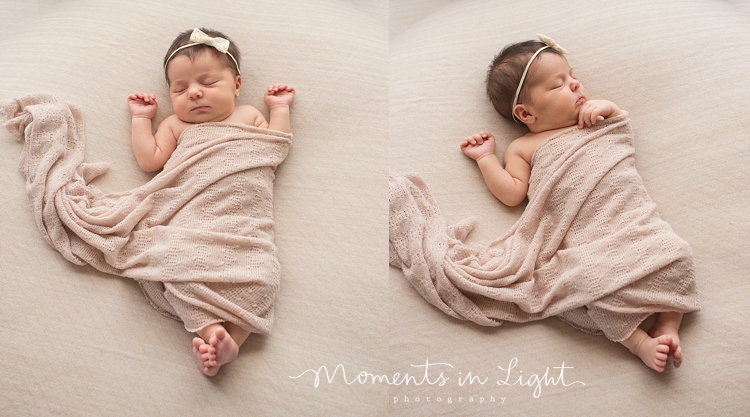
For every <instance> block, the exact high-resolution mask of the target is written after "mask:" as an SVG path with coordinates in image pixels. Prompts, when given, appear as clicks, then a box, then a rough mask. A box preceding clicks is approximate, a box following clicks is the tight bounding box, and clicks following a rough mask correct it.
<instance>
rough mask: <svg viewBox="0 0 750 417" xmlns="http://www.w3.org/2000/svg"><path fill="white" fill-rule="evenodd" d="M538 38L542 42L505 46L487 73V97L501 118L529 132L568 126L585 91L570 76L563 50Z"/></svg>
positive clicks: (576, 116)
mask: <svg viewBox="0 0 750 417" xmlns="http://www.w3.org/2000/svg"><path fill="white" fill-rule="evenodd" d="M540 39H542V40H543V41H544V42H540V41H526V42H520V43H515V44H511V45H508V46H506V47H505V48H504V49H503V50H502V52H500V54H498V55H497V56H496V57H495V59H494V60H493V62H492V65H491V66H490V68H489V71H488V72H487V95H488V97H489V99H490V101H491V102H492V105H493V107H495V110H497V112H498V113H500V115H502V116H503V117H505V118H507V119H510V120H514V121H516V122H518V123H523V124H525V125H526V126H527V127H529V129H530V130H532V131H541V130H548V129H553V128H557V127H564V126H571V125H573V124H575V123H577V121H578V111H579V109H580V106H581V105H582V104H583V103H584V102H585V100H586V99H587V96H586V91H585V89H584V88H583V86H582V85H581V83H580V82H578V80H577V79H576V78H575V77H574V76H573V72H572V69H571V68H570V66H569V65H568V61H567V60H566V59H565V57H564V56H563V54H564V53H565V50H564V49H562V48H560V47H559V46H557V45H556V44H554V41H552V40H551V39H549V38H546V37H543V36H541V35H540ZM581 97H583V99H581Z"/></svg>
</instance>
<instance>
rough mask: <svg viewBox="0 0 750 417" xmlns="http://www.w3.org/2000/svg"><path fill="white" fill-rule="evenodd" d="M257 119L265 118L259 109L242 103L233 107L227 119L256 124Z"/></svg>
mask: <svg viewBox="0 0 750 417" xmlns="http://www.w3.org/2000/svg"><path fill="white" fill-rule="evenodd" d="M258 119H262V120H265V118H264V117H263V114H262V113H261V112H260V110H258V109H257V108H255V107H253V106H251V105H249V104H243V105H239V106H236V107H235V108H234V112H233V113H232V115H231V116H230V118H229V119H228V120H227V121H228V122H234V123H242V124H247V125H253V126H257V125H258V123H257V121H258Z"/></svg>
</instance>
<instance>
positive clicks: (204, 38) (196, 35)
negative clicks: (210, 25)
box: [190, 28, 229, 54]
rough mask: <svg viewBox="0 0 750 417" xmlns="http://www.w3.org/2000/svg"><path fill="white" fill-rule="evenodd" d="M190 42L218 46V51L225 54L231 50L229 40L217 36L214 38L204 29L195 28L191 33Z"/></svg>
mask: <svg viewBox="0 0 750 417" xmlns="http://www.w3.org/2000/svg"><path fill="white" fill-rule="evenodd" d="M190 42H193V43H202V44H204V45H208V46H213V47H214V48H216V50H217V51H219V52H221V53H223V54H225V53H227V51H228V50H229V40H228V39H224V38H220V37H218V36H217V37H215V38H212V37H210V36H208V35H206V34H205V33H203V31H202V30H200V29H198V28H195V29H194V30H193V33H192V34H191V35H190Z"/></svg>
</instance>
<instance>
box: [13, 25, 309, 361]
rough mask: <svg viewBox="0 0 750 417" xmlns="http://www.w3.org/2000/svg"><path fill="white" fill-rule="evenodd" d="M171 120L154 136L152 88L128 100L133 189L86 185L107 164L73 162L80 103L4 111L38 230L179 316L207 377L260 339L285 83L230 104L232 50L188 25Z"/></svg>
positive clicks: (172, 60) (71, 255)
mask: <svg viewBox="0 0 750 417" xmlns="http://www.w3.org/2000/svg"><path fill="white" fill-rule="evenodd" d="M164 71H165V74H166V78H167V82H168V84H169V95H170V99H171V102H172V108H173V110H174V114H173V115H171V116H169V117H167V118H166V119H164V120H163V121H162V122H161V123H160V124H159V126H158V128H157V129H156V132H155V133H154V132H153V131H152V128H153V126H152V123H151V119H152V118H153V117H154V116H155V114H156V110H157V104H156V98H155V97H154V96H153V95H151V94H143V93H135V94H132V95H130V97H129V98H128V106H129V109H130V112H131V114H132V138H131V139H132V147H133V152H134V154H135V158H136V160H137V161H138V164H139V165H140V166H141V168H143V169H144V170H146V171H156V170H161V172H159V174H158V175H156V176H155V177H153V179H151V180H150V181H149V182H148V183H146V184H144V185H142V186H141V187H138V188H136V189H133V190H129V191H124V192H118V193H104V192H102V191H100V190H99V189H97V188H96V187H94V186H92V185H90V184H89V183H90V182H91V181H92V180H93V179H94V178H96V177H97V176H99V175H102V174H103V173H105V172H106V170H107V166H106V164H90V163H85V162H83V158H84V154H85V140H84V136H83V132H84V128H83V117H82V112H81V110H80V108H78V106H76V105H74V104H71V103H67V102H65V101H63V100H61V99H60V98H58V97H56V96H53V95H49V94H31V95H28V96H24V97H20V98H17V99H15V100H13V101H11V102H8V103H5V104H3V105H2V106H1V107H0V110H2V112H3V113H4V114H5V115H6V116H7V118H8V119H9V120H8V121H7V122H6V123H5V126H6V127H8V129H9V130H11V131H12V132H13V133H14V134H15V135H16V136H18V137H19V138H22V139H24V141H25V145H24V151H23V154H22V156H21V161H20V169H21V173H22V174H23V175H24V177H25V178H26V189H27V193H28V196H29V200H30V202H31V206H32V207H31V208H32V213H33V215H34V219H35V222H36V224H37V226H38V228H39V229H40V231H41V232H42V236H43V237H44V238H45V239H46V240H47V242H48V243H49V244H50V245H52V246H53V247H54V248H55V249H57V250H58V251H59V252H60V253H61V254H62V255H63V256H64V257H65V258H66V259H67V260H69V261H70V262H73V263H75V264H77V265H86V264H88V265H91V266H93V267H94V268H96V269H98V270H100V271H103V272H106V273H109V274H114V275H119V276H123V277H128V278H132V279H134V280H136V281H137V282H138V283H139V284H140V286H141V289H142V290H143V292H144V294H145V296H146V298H147V299H148V300H149V302H150V303H151V305H152V306H153V307H154V308H155V309H156V310H157V311H159V312H160V313H162V314H164V315H166V316H168V317H171V318H174V319H177V320H180V321H181V322H182V323H183V324H184V327H185V329H186V330H187V331H189V332H191V333H192V332H194V333H197V334H198V337H195V338H194V339H193V341H192V353H193V356H194V357H195V361H196V363H197V365H198V367H199V369H200V370H201V372H203V373H204V374H205V375H208V376H212V375H215V374H216V373H217V372H218V371H219V369H220V367H221V366H222V365H225V364H227V363H228V362H231V361H233V360H234V359H235V358H236V357H237V355H238V353H239V347H240V346H241V345H242V344H243V342H244V341H245V340H246V339H247V338H248V336H249V335H250V334H251V333H259V334H267V333H269V332H270V330H271V327H272V324H273V306H274V300H275V297H276V292H277V291H278V288H279V280H280V265H279V261H278V257H277V249H276V246H275V244H274V228H273V226H274V219H273V180H274V176H275V170H276V167H277V166H278V165H279V164H281V162H282V161H283V160H284V159H285V158H286V155H287V154H288V151H289V148H290V146H291V138H292V136H291V134H290V120H289V107H290V105H291V104H292V101H293V99H294V94H295V91H294V88H292V87H290V86H286V85H273V86H271V87H269V88H268V89H267V91H266V93H265V97H264V101H265V104H266V105H267V106H268V108H269V111H270V117H269V121H268V122H267V121H266V119H265V117H264V116H263V115H262V114H261V112H260V111H258V110H257V109H256V108H254V107H252V106H248V105H236V104H235V99H236V98H237V97H238V95H239V92H240V87H241V86H242V77H241V75H240V54H239V51H238V49H237V47H236V46H235V45H234V44H233V43H232V42H231V41H229V39H228V38H227V37H226V36H225V35H223V34H221V33H219V32H215V31H209V30H199V29H195V30H192V31H186V32H184V33H182V34H180V35H179V36H178V37H177V38H176V39H175V40H174V42H173V44H172V46H171V47H170V49H169V51H168V52H167V54H166V56H165V58H164Z"/></svg>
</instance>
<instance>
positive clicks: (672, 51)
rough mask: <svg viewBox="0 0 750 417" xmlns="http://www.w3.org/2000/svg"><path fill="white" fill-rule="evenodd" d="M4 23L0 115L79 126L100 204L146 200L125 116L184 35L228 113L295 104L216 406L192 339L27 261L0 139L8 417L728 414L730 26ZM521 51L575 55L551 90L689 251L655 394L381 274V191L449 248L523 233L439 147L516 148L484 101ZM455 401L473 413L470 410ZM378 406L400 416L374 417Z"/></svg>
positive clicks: (742, 209)
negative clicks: (205, 48)
mask: <svg viewBox="0 0 750 417" xmlns="http://www.w3.org/2000/svg"><path fill="white" fill-rule="evenodd" d="M0 23H1V24H0V57H2V58H0V100H6V99H10V98H12V97H18V96H21V95H24V94H28V93H31V92H35V91H47V92H53V93H55V94H57V95H59V96H61V97H63V98H65V100H67V101H70V102H74V103H77V104H79V105H80V106H81V108H82V111H83V113H84V116H85V117H86V120H90V121H92V123H90V124H88V125H87V126H86V138H87V148H86V161H89V162H99V161H101V162H108V163H110V170H109V172H108V173H107V174H106V175H104V176H102V177H100V178H97V180H96V181H94V184H95V185H97V186H98V187H100V188H101V189H105V190H108V191H121V190H129V189H133V188H136V187H138V186H140V185H142V184H144V183H145V182H147V181H148V180H149V179H150V178H152V176H151V175H148V174H144V173H143V172H141V171H140V169H139V168H138V166H137V164H136V162H135V159H134V158H133V156H132V151H131V150H130V143H129V139H128V138H129V132H130V114H129V112H128V110H127V105H126V101H125V99H126V97H127V95H128V94H130V93H132V92H133V91H138V90H144V91H151V92H154V93H155V94H157V95H158V98H159V100H160V105H161V110H160V112H159V114H158V116H157V117H158V118H163V117H166V116H167V115H168V114H169V113H170V109H169V100H168V97H167V96H166V92H167V90H166V86H165V85H164V77H163V74H162V71H161V64H160V63H161V60H162V59H163V56H164V52H165V51H166V48H167V47H168V45H169V43H170V42H171V41H172V39H173V38H174V37H175V36H176V34H177V33H179V32H180V31H183V30H186V29H189V28H192V27H195V26H207V27H214V28H217V29H219V30H222V31H225V32H226V33H227V34H228V35H229V36H231V37H232V38H233V39H235V40H236V42H237V43H238V44H239V46H240V47H241V50H242V52H243V56H244V57H245V59H244V62H245V64H244V65H243V74H245V72H246V71H247V74H246V75H245V77H243V78H244V83H243V90H242V93H241V97H240V100H241V101H242V102H243V103H249V104H252V105H255V106H256V107H258V108H260V109H263V102H262V91H263V89H264V88H265V87H266V86H267V85H269V84H272V83H275V82H287V83H289V84H291V85H294V86H295V87H296V88H297V90H298V95H297V97H296V99H295V103H294V105H293V108H292V130H293V132H294V144H293V146H292V148H291V150H290V153H289V156H288V157H287V159H286V160H285V161H284V163H283V164H282V165H281V166H280V167H279V169H278V170H277V172H276V174H277V176H276V180H275V182H274V193H275V195H274V217H275V220H276V225H275V226H276V229H275V230H276V244H277V247H278V255H279V261H280V264H281V266H282V277H281V287H280V289H279V293H278V296H277V299H276V304H275V316H274V329H273V332H272V333H271V335H269V336H267V337H266V336H261V337H255V336H251V337H250V339H248V341H247V342H246V344H245V346H243V350H242V353H241V354H240V357H239V358H238V359H237V362H235V363H234V364H233V365H232V366H231V367H228V368H227V369H226V370H222V371H221V372H220V374H219V375H218V376H217V378H216V379H212V380H211V379H208V378H202V377H201V376H200V375H199V373H198V371H197V369H196V367H195V364H194V363H193V360H192V358H191V357H190V356H189V351H186V347H189V343H190V335H189V334H188V333H187V332H185V330H184V328H183V327H182V325H181V324H180V323H177V322H174V321H172V320H168V319H165V318H164V317H163V316H161V315H160V314H158V313H157V312H155V311H154V310H153V308H151V306H149V305H148V302H146V301H145V300H144V298H143V295H142V293H141V290H140V289H139V288H138V285H136V284H135V283H134V282H132V280H129V279H122V278H117V277H113V276H111V275H107V274H103V273H100V272H98V271H96V270H94V269H93V268H90V267H77V266H73V265H71V264H70V263H69V262H68V261H66V260H65V259H64V258H63V257H62V256H60V255H59V253H58V252H57V251H55V250H54V249H52V248H51V247H49V245H47V244H46V243H45V241H44V240H43V238H42V237H41V236H40V234H39V231H38V230H37V229H36V226H35V224H34V221H33V217H32V215H31V210H30V207H29V203H28V199H27V197H26V193H25V191H24V180H23V177H22V176H21V175H20V174H19V173H18V157H19V155H20V151H21V145H19V144H16V143H13V139H12V137H11V135H10V134H9V133H7V132H0V144H2V145H3V147H2V152H0V168H2V172H3V175H2V176H1V177H0V192H1V193H2V196H1V197H2V198H0V233H2V236H3V240H2V243H0V285H2V291H0V306H2V310H1V311H0V331H1V332H2V335H3V337H2V338H0V349H1V350H2V352H3V353H4V355H3V359H2V360H0V363H2V365H3V367H2V370H1V371H0V375H2V378H0V403H2V404H3V406H4V408H3V410H4V411H3V412H5V413H7V414H10V415H18V416H38V415H63V416H66V415H76V416H101V415H132V416H164V415H198V414H200V415H209V414H211V415H269V416H287V415H313V416H330V415H359V416H385V415H394V416H395V415H404V416H431V415H466V416H468V415H482V414H485V415H498V414H502V415H520V416H528V415H563V416H565V415H624V416H628V415H633V416H636V415H638V416H640V415H652V414H655V411H654V410H658V411H656V412H661V410H665V409H666V410H672V412H678V413H680V414H681V415H684V416H689V415H697V416H701V415H709V414H715V415H742V414H743V413H744V412H745V409H746V405H747V396H746V394H745V391H744V388H743V387H744V386H746V385H748V383H750V376H748V375H749V374H750V370H748V365H747V363H748V360H749V359H750V354H748V353H747V352H750V342H749V341H750V335H748V331H747V325H746V324H745V322H746V317H747V316H748V315H750V305H749V304H748V302H747V300H748V298H750V288H748V281H747V274H748V272H747V271H750V257H749V256H748V255H747V247H748V246H750V238H749V237H748V236H750V233H748V230H750V218H749V217H748V216H750V214H748V211H747V207H748V206H750V194H748V192H749V191H748V187H747V186H746V184H748V183H749V182H750V156H749V155H750V148H749V147H750V140H748V133H747V132H750V118H749V117H748V113H747V109H748V108H750V105H749V104H750V103H749V102H748V100H750V86H748V84H747V83H745V82H743V80H744V79H745V78H746V76H747V75H746V71H747V63H748V62H750V7H748V4H747V2H745V1H720V0H698V1H687V0H678V1H669V0H638V1H631V2H627V3H620V4H618V5H610V4H609V3H606V2H600V1H593V0H573V1H560V2H557V1H553V2H547V1H545V2H537V1H533V0H532V1H527V2H514V1H502V0H474V1H471V0H454V1H447V0H403V1H393V2H392V3H390V4H389V3H388V2H385V1H377V0H376V1H366V0H355V1H349V0H311V1H304V2H300V1H294V2H293V1H283V0H281V1H278V0H277V1H270V0H269V1H264V0H249V1H243V2H239V1H228V0H218V1H212V2H197V1H187V0H167V1H163V2H152V1H145V0H134V1H129V2H106V3H102V2H101V1H94V0H64V1H53V0H37V1H33V0H32V1H28V0H8V1H2V2H0ZM537 33H544V34H546V35H549V36H551V37H552V38H553V39H555V40H556V41H558V42H560V43H561V44H562V45H563V46H564V47H565V48H567V49H568V50H570V51H571V55H570V56H569V57H570V60H571V64H572V65H573V67H574V68H575V69H576V72H577V73H578V75H579V77H580V78H581V79H583V80H584V82H585V83H586V86H587V88H588V89H589V91H590V93H591V94H592V95H593V96H601V97H604V96H606V97H607V98H609V99H611V100H614V101H616V102H617V103H618V104H620V106H621V107H623V108H626V109H628V110H629V111H630V112H631V119H632V123H633V129H634V132H635V135H634V138H635V142H636V143H635V149H636V155H635V157H636V165H637V167H638V170H639V172H640V173H641V176H642V177H643V179H644V182H645V184H646V187H647V189H648V191H649V194H650V195H651V197H652V198H653V199H654V201H655V202H656V204H657V207H658V209H659V212H660V213H661V215H662V217H663V218H664V219H665V220H667V221H668V222H669V223H670V225H671V226H672V227H673V228H674V229H675V231H676V232H677V233H678V234H679V235H680V236H681V237H682V238H684V239H685V240H686V241H688V242H689V243H690V244H691V245H692V247H693V250H694V252H695V263H696V277H697V281H698V288H699V290H700V294H701V303H702V307H703V310H702V311H701V312H700V313H697V314H694V315H688V317H689V318H688V319H686V322H685V324H684V328H683V331H682V334H683V335H684V336H683V342H684V344H685V349H686V361H685V364H684V365H683V367H682V368H681V369H679V370H678V371H672V370H668V371H667V372H666V373H665V374H664V375H655V374H654V373H653V372H651V371H649V370H648V369H645V367H644V366H643V365H642V364H640V363H638V361H637V359H635V358H633V357H632V355H631V354H630V353H628V352H626V351H624V349H622V348H621V347H620V346H618V345H616V344H614V343H612V342H610V341H608V340H607V339H606V338H604V337H602V336H590V335H587V334H584V333H582V332H579V331H577V330H575V329H573V328H571V327H570V326H568V325H566V324H565V323H562V322H560V321H559V320H557V319H548V320H544V321H541V322H534V323H527V324H522V325H516V324H512V323H506V324H504V325H503V326H501V327H499V328H497V329H489V328H483V327H480V326H476V325H472V324H469V323H466V322H465V321H459V320H456V319H452V318H450V317H448V316H446V315H445V314H444V313H442V312H441V311H439V310H437V309H435V308H434V307H432V306H431V305H429V304H428V303H426V302H425V301H424V299H423V298H422V297H421V296H420V295H419V294H417V292H416V291H415V290H414V289H413V288H412V287H411V285H410V284H409V283H408V282H407V281H406V280H405V279H404V277H403V275H401V274H400V273H399V272H398V270H397V269H396V268H390V273H389V267H388V242H387V241H388V230H387V227H388V226H387V224H388V203H387V200H388V189H387V187H388V184H387V177H388V171H389V170H392V171H396V172H408V171H412V172H414V171H416V172H419V173H420V174H421V175H422V176H423V177H424V179H425V181H426V182H427V183H428V184H430V187H431V189H432V190H433V194H434V197H435V199H436V201H437V203H438V205H439V206H440V208H441V210H442V212H443V214H444V215H445V216H446V218H447V220H448V222H449V223H455V222H457V221H460V220H463V219H465V218H467V217H469V216H474V217H475V218H476V219H477V225H476V229H475V230H474V231H473V232H472V235H470V236H469V241H470V242H474V243H482V244H486V243H488V242H490V241H491V240H492V239H494V238H496V237H497V236H500V235H501V234H502V233H504V232H505V231H506V230H507V229H508V228H509V227H510V226H511V225H512V224H513V223H514V222H515V221H516V220H517V219H518V217H519V216H520V214H521V212H522V209H521V208H517V209H507V208H505V207H503V206H502V205H501V204H500V203H499V202H497V201H496V200H495V199H494V198H493V197H492V196H491V195H489V193H488V192H487V191H486V187H485V186H484V184H483V183H482V181H481V177H480V174H479V172H478V170H477V169H476V164H474V163H473V162H472V161H469V160H467V159H466V158H465V157H463V156H462V155H461V154H460V151H459V149H458V141H460V139H462V138H463V137H465V136H466V135H469V134H471V133H474V132H476V131H477V130H480V129H488V130H491V131H492V132H493V133H494V134H495V135H496V137H498V148H499V149H498V152H501V151H502V150H503V149H504V147H505V146H506V145H507V143H508V142H509V141H510V140H511V139H512V138H514V137H517V136H519V135H520V132H521V131H520V130H518V129H517V128H516V127H515V126H513V125H512V123H508V122H506V121H503V120H499V119H498V118H497V116H496V115H495V114H494V111H493V110H492V108H491V106H490V105H489V104H488V102H487V100H486V98H485V97H484V93H483V84H482V83H483V81H484V72H485V70H486V68H487V65H489V62H490V60H491V58H492V56H493V55H494V54H496V53H497V52H498V50H499V49H500V48H501V47H502V46H503V45H505V44H507V43H509V42H513V41H516V40H520V39H528V38H532V37H533V36H535V35H536V34H537ZM389 57H390V59H389ZM94 121H96V123H93V122H94ZM389 132H390V135H389ZM389 136H390V140H389ZM73 352H75V354H73ZM513 357H517V358H518V364H517V366H516V367H515V368H514V370H513V375H512V376H513V377H514V379H515V378H516V377H517V376H518V371H523V375H524V378H526V377H527V376H530V375H531V374H534V373H542V374H543V373H544V371H545V369H546V368H547V367H559V366H560V364H561V363H562V362H565V366H573V367H575V368H574V369H572V370H570V369H569V370H566V382H568V383H570V382H573V381H582V382H584V383H586V385H585V386H582V385H580V384H576V385H571V386H568V387H553V386H550V387H543V389H542V392H541V395H540V396H539V398H534V397H533V391H534V388H533V387H528V386H498V385H497V384H495V383H494V382H495V381H494V380H497V379H499V376H500V375H499V373H500V372H501V371H500V370H499V369H498V368H497V366H502V367H505V368H507V367H508V365H509V363H510V361H511V359H512V358H513ZM426 360H429V361H430V363H431V364H432V363H433V362H434V363H437V362H443V363H450V364H451V365H452V366H453V368H448V367H447V366H445V365H444V366H442V368H437V367H436V368H434V369H433V370H435V371H437V370H445V371H446V372H445V376H447V377H450V378H451V379H450V380H449V381H448V382H447V383H446V385H444V386H442V387H440V386H438V385H437V384H435V385H430V384H427V383H424V384H422V385H419V386H415V385H414V384H410V385H409V386H404V385H400V386H389V385H387V384H385V383H377V384H359V383H356V382H355V383H354V384H351V385H347V384H345V383H343V382H341V380H340V379H339V376H337V378H336V380H335V381H334V382H333V383H331V384H328V383H327V382H326V380H325V379H324V378H325V375H321V377H322V379H321V381H320V385H319V386H318V388H315V387H314V386H313V381H312V379H313V376H311V375H310V374H309V373H308V374H307V375H306V376H304V377H302V378H300V379H296V380H295V379H290V378H289V376H290V375H298V374H300V373H302V372H304V371H305V370H307V369H311V368H314V369H316V370H317V369H318V367H320V366H322V365H327V366H328V367H329V368H333V367H334V366H335V365H336V364H339V363H342V364H343V365H344V366H345V367H346V371H347V373H358V372H360V371H367V372H371V373H380V372H382V373H393V372H400V373H407V372H409V373H412V374H414V375H417V376H418V379H421V375H422V374H423V373H424V372H423V368H415V367H412V365H419V364H423V365H424V364H425V361H426ZM420 371H422V372H420ZM467 372H473V373H474V374H477V375H482V376H483V377H484V376H486V377H490V376H492V377H493V379H491V380H487V382H486V384H485V385H480V384H478V383H475V384H472V385H470V384H468V383H467V384H465V385H464V386H458V384H457V381H456V378H458V376H459V373H462V376H466V374H467ZM550 372H556V370H554V369H550ZM339 375H340V372H339ZM438 375H439V374H438V373H436V374H434V375H433V374H432V373H431V374H430V380H431V381H433V382H434V381H435V379H436V378H437V376H438ZM349 376H350V377H351V375H349ZM350 380H351V379H350ZM491 394H494V397H495V402H494V403H491V404H490V403H488V402H487V401H488V400H489V395H491ZM405 395H406V396H408V397H409V399H410V400H411V401H410V402H408V403H405V402H404V401H403V398H404V396H405ZM459 395H461V396H463V397H464V398H463V402H461V403H458V402H457V397H458V396H459ZM470 395H473V396H474V398H475V402H473V403H469V402H468V398H469V396H470ZM480 395H484V397H485V402H484V403H483V404H482V405H481V406H480V404H478V398H479V396H480ZM394 396H400V399H401V401H400V402H398V403H396V404H393V397H394ZM417 396H419V397H420V401H419V402H416V401H415V398H416V397H417ZM427 396H429V397H430V402H429V404H428V403H427V402H426V401H427V399H426V397H427ZM437 396H441V403H437V402H436V397H437ZM448 396H452V401H453V402H452V403H451V404H448V403H447V398H448ZM503 396H504V397H506V399H505V403H504V404H501V403H500V401H501V400H500V397H503Z"/></svg>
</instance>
